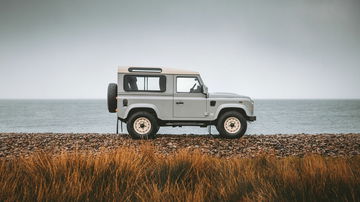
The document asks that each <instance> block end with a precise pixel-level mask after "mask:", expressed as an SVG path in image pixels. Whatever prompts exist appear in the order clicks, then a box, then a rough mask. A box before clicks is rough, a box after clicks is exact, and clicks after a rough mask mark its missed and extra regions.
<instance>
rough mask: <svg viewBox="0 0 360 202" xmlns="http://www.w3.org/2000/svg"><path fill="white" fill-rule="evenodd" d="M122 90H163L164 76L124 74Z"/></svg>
mask: <svg viewBox="0 0 360 202" xmlns="http://www.w3.org/2000/svg"><path fill="white" fill-rule="evenodd" d="M124 90H125V91H133V92H164V91H165V90H166V77H165V76H163V75H159V76H152V75H125V76H124Z"/></svg>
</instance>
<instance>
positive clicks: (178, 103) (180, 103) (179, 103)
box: [176, 102, 184, 105]
mask: <svg viewBox="0 0 360 202" xmlns="http://www.w3.org/2000/svg"><path fill="white" fill-rule="evenodd" d="M176 104H177V105H182V104H184V102H176Z"/></svg>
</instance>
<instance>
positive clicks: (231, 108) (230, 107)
mask: <svg viewBox="0 0 360 202" xmlns="http://www.w3.org/2000/svg"><path fill="white" fill-rule="evenodd" d="M229 111H237V112H239V113H240V114H241V115H243V116H244V118H245V119H248V115H247V113H246V109H245V108H244V107H243V106H241V105H225V106H222V107H221V108H219V109H218V111H217V112H216V115H215V117H216V120H218V119H219V117H220V116H221V115H223V114H224V113H226V112H229Z"/></svg>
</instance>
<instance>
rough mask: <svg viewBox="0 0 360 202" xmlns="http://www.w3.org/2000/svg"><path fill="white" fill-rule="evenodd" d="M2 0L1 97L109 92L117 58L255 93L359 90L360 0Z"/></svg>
mask: <svg viewBox="0 0 360 202" xmlns="http://www.w3.org/2000/svg"><path fill="white" fill-rule="evenodd" d="M0 2H1V3H0V98H106V88H107V83H109V82H114V81H116V69H117V66H118V65H125V66H127V65H133V66H168V67H175V68H184V69H189V70H196V71H199V72H200V73H201V74H202V77H203V80H204V81H205V82H206V83H207V85H208V87H209V90H210V91H211V92H214V91H230V92H235V93H239V94H244V95H249V96H252V97H254V98H360V1H359V0H294V1H289V0H263V1H257V0H255V1H254V0H247V1H242V0H235V1H168V0H164V1H134V0H132V1H100V0H98V1H94V0H75V1H70V0H69V1H65V0H64V1H58V0H56V1H49V0H44V1H36V0H24V1H18V0H0Z"/></svg>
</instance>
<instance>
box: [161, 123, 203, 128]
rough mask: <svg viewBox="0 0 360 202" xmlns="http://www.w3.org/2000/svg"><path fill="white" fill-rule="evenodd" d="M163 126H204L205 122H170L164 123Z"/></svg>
mask: <svg viewBox="0 0 360 202" xmlns="http://www.w3.org/2000/svg"><path fill="white" fill-rule="evenodd" d="M165 126H174V127H175V126H180V127H181V126H200V127H206V126H207V124H205V123H198V122H171V123H165Z"/></svg>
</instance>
